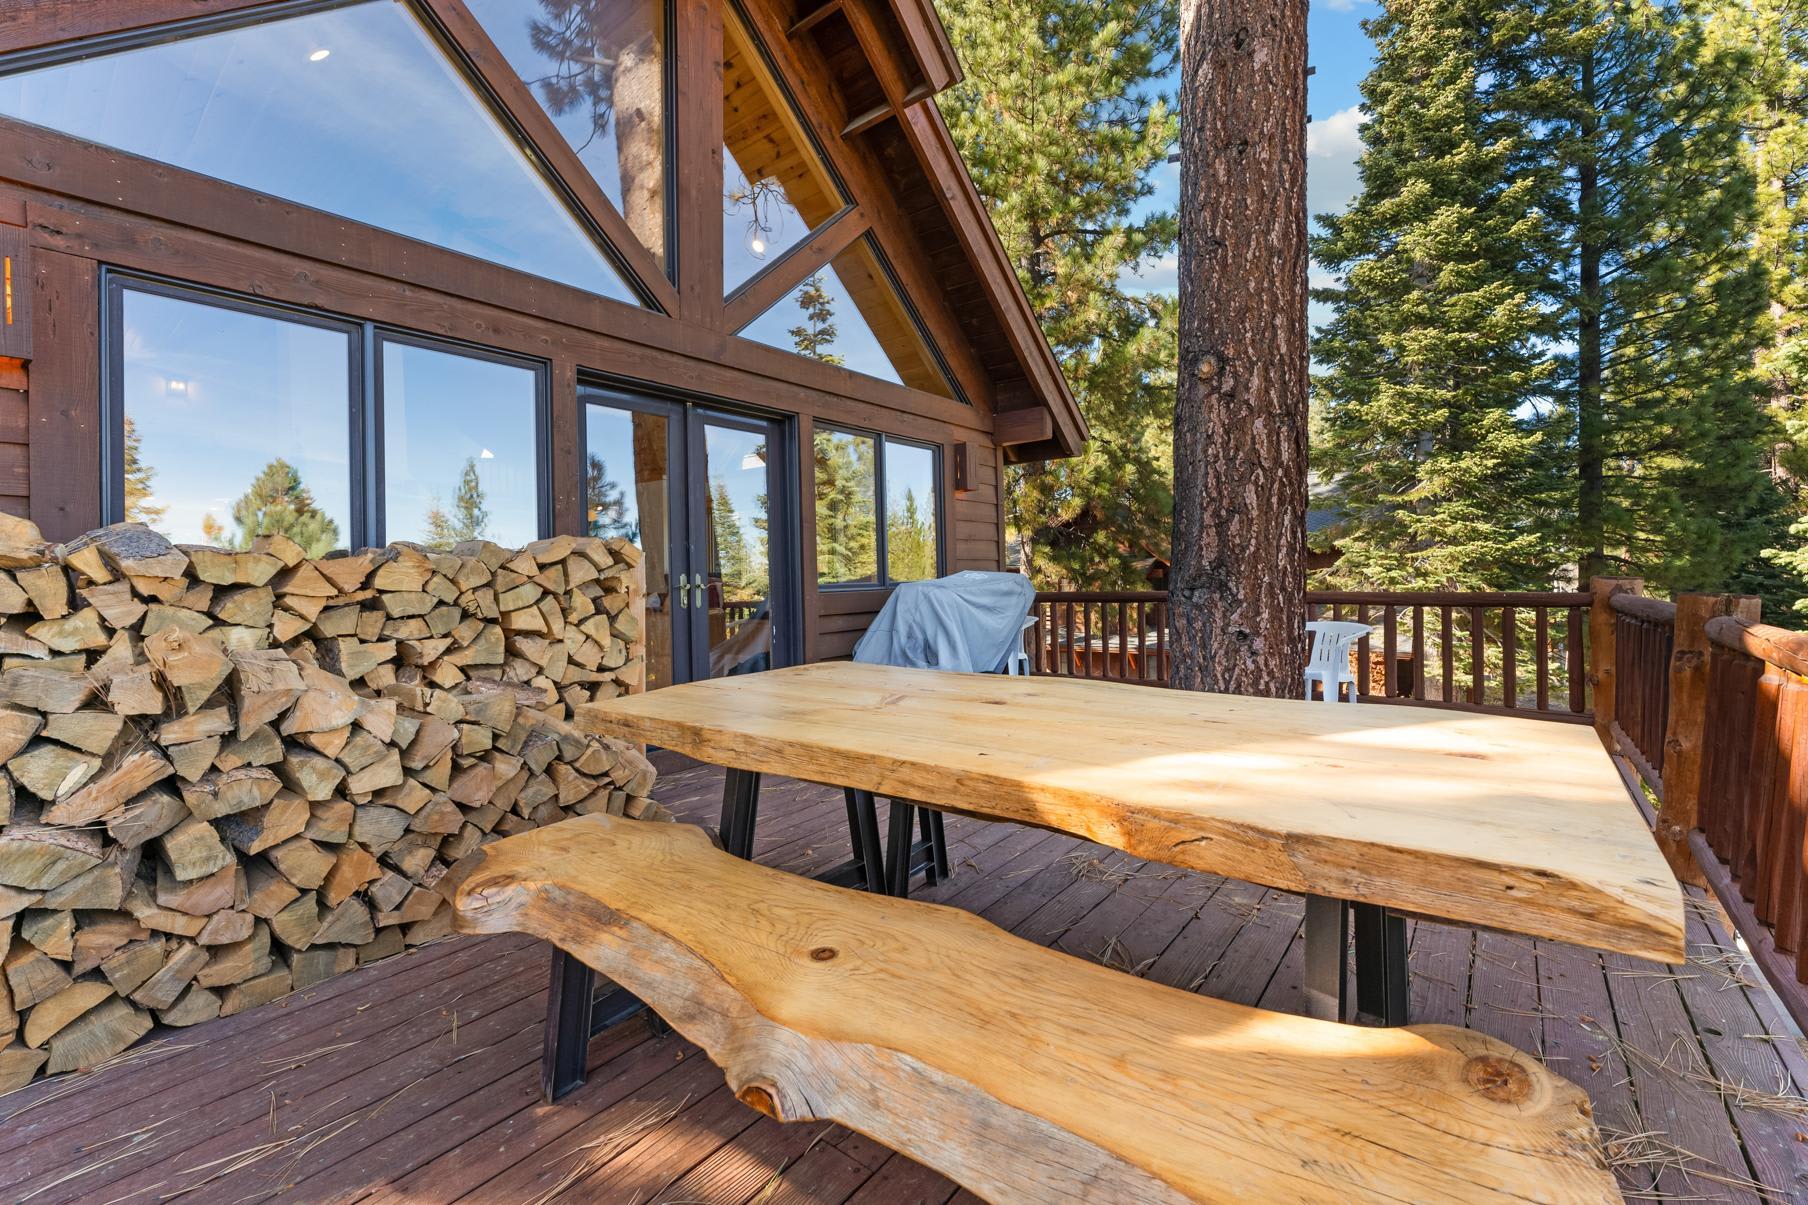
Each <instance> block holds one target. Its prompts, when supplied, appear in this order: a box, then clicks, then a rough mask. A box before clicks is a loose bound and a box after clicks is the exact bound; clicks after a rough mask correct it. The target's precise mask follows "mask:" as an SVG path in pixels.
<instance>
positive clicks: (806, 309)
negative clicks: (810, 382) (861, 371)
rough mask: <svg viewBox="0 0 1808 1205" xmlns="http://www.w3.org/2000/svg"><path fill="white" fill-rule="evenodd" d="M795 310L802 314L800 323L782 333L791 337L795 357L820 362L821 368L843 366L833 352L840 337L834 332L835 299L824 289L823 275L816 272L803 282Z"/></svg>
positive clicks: (839, 358)
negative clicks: (795, 350)
mask: <svg viewBox="0 0 1808 1205" xmlns="http://www.w3.org/2000/svg"><path fill="white" fill-rule="evenodd" d="M797 308H798V309H800V310H802V311H803V321H802V322H801V323H799V324H798V325H797V326H794V327H792V328H791V329H790V330H789V331H786V332H785V333H786V334H788V335H790V336H791V345H792V346H793V347H795V348H796V349H797V354H798V355H800V356H809V357H810V358H811V359H812V360H821V361H822V362H823V363H824V364H842V363H845V362H846V361H845V360H844V359H843V358H842V357H841V356H840V355H837V354H836V353H835V352H834V351H833V350H832V349H833V348H834V346H835V336H836V335H837V334H838V333H839V332H837V331H836V329H835V299H834V298H833V297H831V296H830V295H829V290H828V289H827V288H826V287H825V286H824V285H823V281H822V273H820V272H817V273H815V274H814V275H812V276H811V277H810V278H809V279H808V280H806V281H804V283H803V287H802V288H800V289H799V290H798V291H797Z"/></svg>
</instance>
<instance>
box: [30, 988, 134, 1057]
mask: <svg viewBox="0 0 1808 1205" xmlns="http://www.w3.org/2000/svg"><path fill="white" fill-rule="evenodd" d="M150 1029H151V1018H150V1014H149V1013H145V1012H141V1011H139V1010H138V1009H136V1008H133V1007H132V1006H131V1005H130V1004H127V1003H126V1002H125V1001H124V1000H121V999H120V998H119V997H117V996H114V997H113V998H112V999H110V1000H107V1001H106V1002H105V1003H103V1004H102V1005H100V1007H98V1008H96V1009H93V1010H92V1011H90V1012H89V1013H87V1014H86V1015H85V1016H83V1017H81V1018H80V1019H79V1020H77V1021H75V1022H74V1023H73V1024H71V1025H70V1026H68V1027H67V1028H66V1029H64V1030H63V1031H62V1032H61V1033H59V1034H57V1035H56V1037H54V1038H52V1039H50V1061H49V1062H48V1063H46V1064H45V1065H44V1073H45V1074H46V1075H60V1074H61V1073H62V1072H65V1071H77V1070H85V1069H87V1068H89V1067H92V1066H94V1065H95V1064H96V1063H99V1062H103V1061H105V1060H107V1059H110V1058H112V1057H113V1056H114V1055H116V1054H118V1053H120V1052H121V1051H123V1050H124V1049H125V1048H126V1047H128V1046H130V1045H131V1044H132V1043H133V1042H136V1041H137V1040H138V1039H139V1038H142V1037H143V1036H144V1035H145V1034H147V1033H149V1032H150Z"/></svg>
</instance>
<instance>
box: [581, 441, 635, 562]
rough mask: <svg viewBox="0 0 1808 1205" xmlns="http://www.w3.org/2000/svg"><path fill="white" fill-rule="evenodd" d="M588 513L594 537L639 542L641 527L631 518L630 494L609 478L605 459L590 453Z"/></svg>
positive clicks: (586, 477)
mask: <svg viewBox="0 0 1808 1205" xmlns="http://www.w3.org/2000/svg"><path fill="white" fill-rule="evenodd" d="M584 505H585V513H586V514H588V515H589V516H590V534H591V535H593V536H623V537H625V538H627V539H629V540H632V541H634V542H635V543H639V542H640V524H638V523H635V522H630V521H629V519H628V492H627V490H626V488H625V487H623V486H622V485H620V484H618V483H617V482H615V481H614V480H613V479H611V478H610V476H609V469H608V466H607V465H605V464H604V463H603V458H602V457H601V456H598V455H597V454H596V453H594V452H592V453H590V455H589V457H588V458H587V460H586V461H585V468H584Z"/></svg>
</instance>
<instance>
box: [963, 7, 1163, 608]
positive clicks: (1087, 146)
mask: <svg viewBox="0 0 1808 1205" xmlns="http://www.w3.org/2000/svg"><path fill="white" fill-rule="evenodd" d="M940 10H941V14H942V18H943V22H944V24H945V25H946V26H947V28H948V33H949V36H950V37H951V38H952V39H953V42H954V45H955V48H956V50H957V52H958V53H959V55H960V59H961V62H962V64H963V66H964V67H965V68H966V77H965V79H964V80H963V81H962V82H961V83H959V84H957V85H955V86H954V87H953V88H950V89H949V90H948V91H947V92H945V93H943V94H942V96H941V98H940V103H941V106H942V112H943V114H944V115H945V116H946V117H947V120H948V125H949V128H950V129H951V130H952V131H953V133H954V138H955V142H956V144H957V145H958V146H959V147H960V150H961V153H962V156H963V158H964V159H965V160H966V163H967V166H968V168H969V170H970V171H971V172H972V175H973V180H974V183H975V184H976V185H977V186H978V188H979V192H980V195H981V196H982V197H984V198H985V200H986V204H987V207H988V209H989V210H990V212H991V216H992V221H993V224H994V225H995V226H996V227H997V228H998V232H999V235H1000V236H1001V238H1002V239H1003V241H1004V246H1005V250H1006V252H1007V254H1008V255H1009V256H1010V259H1011V262H1012V263H1013V264H1014V265H1015V267H1016V269H1017V275H1018V279H1019V280H1020V281H1021V282H1022V283H1023V286H1024V288H1025V290H1026V291H1027V292H1028V294H1029V298H1030V302H1031V304H1032V305H1033V306H1034V308H1035V311H1036V314H1037V317H1038V319H1039V320H1040V322H1041V325H1042V329H1043V331H1044V333H1045V334H1046V335H1047V336H1048V339H1049V342H1050V344H1051V345H1052V346H1053V347H1054V349H1055V352H1056V354H1057V355H1058V356H1059V357H1060V358H1061V362H1062V368H1063V370H1064V372H1065V375H1066V377H1067V380H1068V381H1069V383H1070V384H1071V385H1072V387H1073V389H1074V393H1075V395H1076V397H1077V398H1078V400H1079V402H1080V406H1081V409H1082V410H1083V412H1084V413H1085V415H1086V420H1087V423H1088V424H1089V425H1090V427H1091V428H1092V439H1091V441H1090V442H1089V443H1088V444H1087V446H1086V449H1085V451H1084V452H1083V453H1082V454H1081V455H1080V456H1079V457H1076V458H1074V459H1071V460H1060V461H1051V462H1047V463H1041V464H1032V465H1024V466H1018V467H1012V468H1010V469H1009V471H1008V473H1007V478H1006V482H1005V498H1004V503H1005V507H1006V519H1007V523H1008V526H1009V527H1010V530H1011V536H1012V540H1013V542H1014V545H1015V547H1016V548H1017V550H1018V553H1019V556H1020V560H1021V562H1022V565H1023V567H1024V569H1025V571H1026V572H1029V573H1031V574H1032V576H1034V577H1036V578H1037V580H1038V581H1039V582H1041V583H1042V584H1044V585H1046V586H1051V587H1052V586H1057V585H1062V584H1074V585H1085V586H1100V587H1102V586H1113V585H1128V584H1135V583H1136V582H1137V580H1138V578H1139V577H1140V573H1139V572H1138V569H1137V562H1138V561H1141V560H1146V559H1147V558H1148V557H1149V556H1150V555H1152V554H1154V555H1160V556H1162V557H1164V558H1165V557H1166V556H1167V552H1168V514H1169V511H1170V508H1171V504H1172V495H1171V492H1170V491H1171V480H1172V469H1171V465H1172V449H1171V437H1170V434H1169V432H1170V430H1171V426H1172V417H1173V416H1172V409H1173V389H1174V368H1173V365H1174V357H1175V350H1174V338H1173V331H1174V306H1173V303H1172V301H1171V299H1168V298H1164V297H1159V296H1139V295H1136V294H1134V293H1132V292H1130V291H1128V290H1127V289H1126V287H1125V283H1124V277H1125V274H1126V273H1127V272H1128V271H1129V270H1131V269H1132V268H1134V267H1135V266H1136V265H1139V264H1142V263H1144V262H1146V261H1151V260H1155V259H1158V258H1160V257H1162V256H1165V255H1167V254H1169V253H1171V252H1172V251H1173V249H1174V241H1175V234H1176V226H1175V222H1174V217H1173V215H1172V214H1169V213H1152V214H1145V215H1137V214H1135V213H1134V212H1133V211H1134V210H1135V209H1136V208H1137V207H1138V205H1139V203H1140V202H1142V201H1143V200H1144V199H1145V198H1146V197H1148V196H1149V195H1150V193H1151V191H1152V184H1151V180H1150V176H1151V173H1152V171H1153V170H1154V169H1156V168H1157V167H1159V166H1161V165H1163V164H1164V163H1165V162H1166V160H1167V157H1168V154H1169V152H1170V151H1171V150H1172V148H1173V146H1174V142H1175V138H1176V133H1177V127H1176V125H1175V121H1174V115H1173V113H1172V112H1171V109H1170V106H1169V102H1168V98H1166V97H1165V96H1163V95H1161V93H1160V92H1159V90H1158V89H1157V88H1156V87H1155V81H1156V80H1158V79H1160V78H1161V77H1162V76H1163V75H1165V74H1166V72H1167V71H1168V69H1169V68H1170V67H1171V66H1172V65H1173V63H1174V59H1175V54H1176V51H1177V46H1178V26H1179V17H1178V8H1177V5H1176V3H1175V0H984V2H982V0H942V3H941V5H940Z"/></svg>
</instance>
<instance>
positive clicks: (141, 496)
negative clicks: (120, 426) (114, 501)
mask: <svg viewBox="0 0 1808 1205" xmlns="http://www.w3.org/2000/svg"><path fill="white" fill-rule="evenodd" d="M124 452H125V521H126V522H127V523H142V524H144V525H145V526H146V527H156V526H157V524H159V523H161V522H163V516H164V514H165V512H167V511H168V510H169V508H168V507H167V506H164V505H162V504H160V503H158V502H155V501H153V500H152V499H153V497H154V487H153V485H152V482H153V481H154V480H155V478H156V476H157V470H156V469H154V468H152V467H151V466H150V465H148V464H146V463H145V460H144V436H142V435H140V434H138V428H137V427H136V426H134V425H133V423H132V417H131V415H127V416H126V419H125V447H124Z"/></svg>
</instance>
